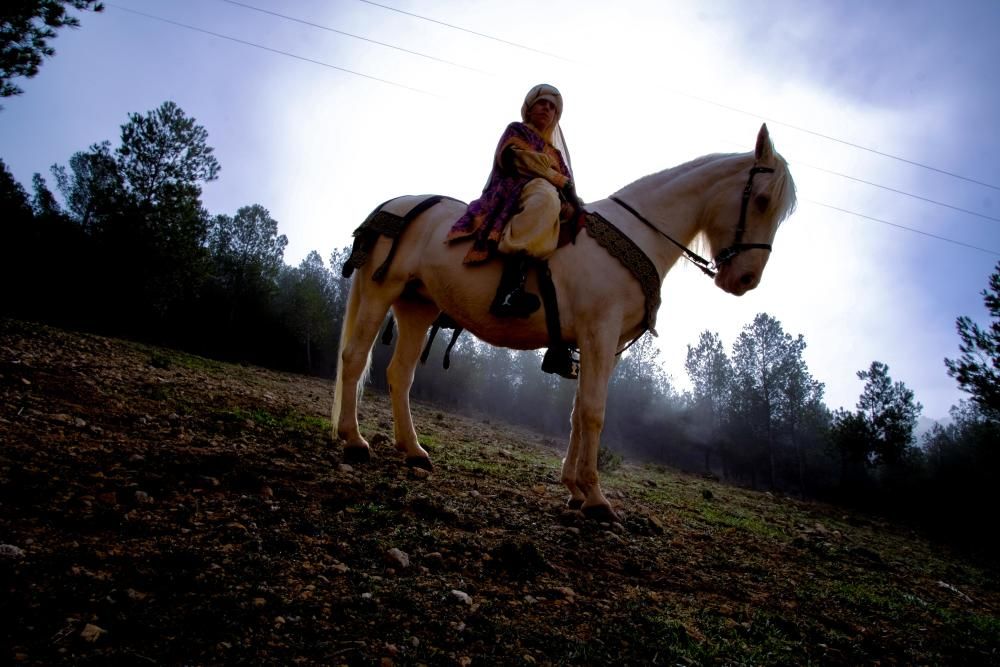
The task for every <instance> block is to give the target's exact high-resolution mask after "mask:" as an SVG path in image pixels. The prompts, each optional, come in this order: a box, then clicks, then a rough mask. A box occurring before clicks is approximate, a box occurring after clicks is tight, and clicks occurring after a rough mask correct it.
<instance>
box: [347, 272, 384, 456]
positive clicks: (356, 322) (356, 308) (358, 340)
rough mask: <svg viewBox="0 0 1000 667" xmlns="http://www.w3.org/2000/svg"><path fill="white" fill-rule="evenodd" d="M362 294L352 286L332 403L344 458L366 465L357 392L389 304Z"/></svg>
mask: <svg viewBox="0 0 1000 667" xmlns="http://www.w3.org/2000/svg"><path fill="white" fill-rule="evenodd" d="M359 279H360V277H356V278H355V281H357V280H359ZM362 290H363V286H361V285H357V284H355V285H352V286H351V294H350V297H349V303H348V313H347V314H346V315H345V322H344V330H343V332H342V333H341V343H340V344H341V354H340V364H339V366H338V370H337V375H338V378H337V384H338V385H339V387H338V390H337V391H338V393H339V403H338V402H336V401H335V407H334V416H335V418H336V419H337V424H336V428H337V435H338V436H339V437H340V438H341V439H343V441H344V458H345V460H347V461H352V462H363V461H367V460H368V459H369V456H370V448H369V447H368V441H367V440H365V439H364V438H363V437H362V436H361V430H360V426H359V424H358V400H359V399H360V391H359V389H360V387H361V383H362V382H363V379H364V377H365V375H366V373H367V371H368V365H369V362H370V354H371V349H372V344H373V343H374V342H375V336H376V335H377V334H378V330H379V327H380V326H381V324H382V321H383V320H384V319H385V314H386V313H387V312H388V310H389V303H388V302H385V301H382V300H380V299H378V298H377V296H376V295H375V294H365V295H364V296H363V297H362V294H361V291H362Z"/></svg>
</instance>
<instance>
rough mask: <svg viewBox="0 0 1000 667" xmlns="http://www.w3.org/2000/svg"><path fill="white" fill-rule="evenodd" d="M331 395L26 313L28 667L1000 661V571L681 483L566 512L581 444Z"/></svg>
mask: <svg viewBox="0 0 1000 667" xmlns="http://www.w3.org/2000/svg"><path fill="white" fill-rule="evenodd" d="M331 391H332V388H331V385H330V382H329V381H328V380H321V379H317V378H309V377H301V376H295V375H288V374H282V373H277V372H272V371H267V370H262V369H259V368H251V367H243V366H236V365H227V364H222V363H218V362H214V361H209V360H206V359H202V358H199V357H195V356H191V355H186V354H182V353H178V352H173V351H170V350H165V349H159V348H154V347H149V346H145V345H140V344H135V343H129V342H123V341H118V340H112V339H107V338H101V337H98V336H93V335H81V334H74V333H68V332H64V331H60V330H56V329H51V328H47V327H42V326H37V325H32V324H25V323H21V322H12V321H2V320H0V396H2V401H0V443H2V444H0V545H2V546H0V587H2V588H0V618H3V619H5V620H4V621H3V623H2V625H0V661H2V662H3V663H4V664H11V663H14V664H45V665H51V664H100V665H107V664H123V665H142V664H161V663H162V664H188V665H195V664H197V665H200V664H240V663H251V664H282V665H285V664H309V665H312V664H319V665H338V664H346V665H354V664H359V665H360V664H364V665H370V664H382V665H394V664H395V665H409V664H427V665H496V664H504V665H516V664H527V665H536V664H537V665H583V664H595V665H597V664H601V665H603V664H629V665H655V664H663V665H678V664H680V665H701V664H723V665H805V664H824V665H866V664H870V665H875V664H879V665H885V664H907V665H910V664H927V665H945V664H950V665H978V664H993V665H1000V585H998V584H1000V577H998V569H997V568H996V566H995V565H991V564H985V563H982V562H978V563H976V562H972V561H970V560H968V559H966V558H964V557H963V556H961V555H960V554H957V553H953V552H952V551H950V550H949V549H948V548H947V547H946V546H943V545H936V544H932V543H929V542H927V541H925V540H923V539H921V538H920V537H919V536H917V535H915V534H913V533H911V532H909V531H907V530H905V529H902V528H898V527H895V526H892V525H889V524H887V523H885V522H882V521H879V520H877V519H874V518H871V517H865V516H859V515H856V514H852V513H849V512H845V511H844V510H841V509H837V508H834V507H829V506H823V505H819V504H811V503H804V502H800V501H797V500H793V499H789V498H785V497H779V496H773V495H771V494H766V493H756V492H751V491H746V490H741V489H736V488H731V487H727V486H724V485H721V484H719V483H717V482H714V481H711V480H706V479H702V478H699V477H695V476H689V475H683V474H680V473H676V472H672V471H669V470H666V469H662V468H657V467H650V466H646V467H638V466H628V465H627V466H624V467H623V468H622V469H620V470H618V471H615V472H614V473H611V474H608V475H605V477H604V479H605V480H606V488H607V489H609V490H610V496H611V498H612V503H613V504H614V506H615V509H616V510H617V511H619V512H620V513H621V515H622V517H623V521H622V523H621V524H613V525H609V524H595V523H593V522H587V521H584V520H583V519H582V518H581V517H580V516H579V515H578V514H577V513H575V512H571V511H567V510H565V509H564V500H565V494H564V492H563V489H562V488H561V487H560V485H559V484H558V460H559V451H558V449H557V446H556V443H554V442H551V441H550V440H547V439H545V438H544V437H542V436H539V435H537V434H533V433H529V432H525V431H522V430H519V429H517V428H514V427H511V426H508V425H504V424H499V423H491V422H489V421H488V420H484V419H472V418H466V417H460V416H456V415H452V414H445V413H442V412H440V411H437V410H436V409H434V408H433V407H430V406H420V405H418V406H416V408H415V416H416V422H417V426H418V430H419V431H420V432H421V433H422V439H421V440H422V443H423V444H424V446H425V447H426V448H427V449H428V450H429V451H430V452H431V455H432V458H433V460H434V462H435V465H436V467H435V470H434V472H433V473H431V474H426V473H425V472H424V471H420V470H409V469H407V468H406V467H405V466H403V465H402V462H401V460H400V456H399V455H398V454H397V453H396V452H395V451H394V450H393V448H392V443H391V441H390V440H389V437H390V436H391V432H392V431H391V426H390V423H389V410H388V404H387V401H386V399H385V398H384V397H383V396H378V395H376V396H371V395H369V396H367V397H366V399H365V403H364V412H363V424H364V427H365V432H366V433H368V434H371V435H373V436H374V437H373V438H372V442H373V446H374V454H375V456H374V459H373V461H372V463H371V464H369V465H366V466H364V467H355V468H352V467H351V466H348V465H345V464H343V463H342V462H341V450H340V447H339V445H338V444H336V443H334V442H332V441H331V439H330V435H329V423H328V410H329V404H330V397H331Z"/></svg>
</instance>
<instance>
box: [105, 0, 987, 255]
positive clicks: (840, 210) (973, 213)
mask: <svg viewBox="0 0 1000 667" xmlns="http://www.w3.org/2000/svg"><path fill="white" fill-rule="evenodd" d="M359 1H360V2H367V3H369V4H373V5H377V3H374V2H370V0H359ZM223 2H228V3H230V4H234V5H240V6H244V7H247V8H248V9H253V10H257V8H255V7H251V6H249V5H244V4H243V3H240V2H235V1H234V0H223ZM105 4H107V5H108V6H110V7H114V8H116V9H120V10H122V11H125V12H129V13H132V14H136V15H139V16H143V17H145V18H148V19H152V20H155V21H161V22H163V23H168V24H171V25H175V26H178V27H181V28H185V29H188V30H193V31H195V32H200V33H204V34H206V35H210V36H212V37H218V38H220V39H225V40H228V41H232V42H236V43H238V44H243V45H246V46H252V47H254V48H259V49H262V50H264V51H269V52H271V53H277V54H279V55H283V56H287V57H290V58H295V59H296V60H302V61H304V62H308V63H312V64H314V65H320V66H322V67H328V68H331V69H335V70H338V71H341V72H345V73H347V74H353V75H355V76H360V77H363V78H366V79H371V80H373V81H378V82H380V83H385V84H389V85H392V86H396V87H398V88H403V89H406V90H410V91H413V92H417V93H422V94H425V95H431V96H434V97H440V96H439V95H435V94H434V93H430V92H428V91H425V90H421V89H419V88H413V87H410V86H406V85H404V84H400V83H397V82H395V81H390V80H387V79H382V78H379V77H376V76H372V75H369V74H364V73H361V72H356V71H354V70H350V69H347V68H344V67H340V66H337V65H332V64H330V63H325V62H322V61H320V60H315V59H312V58H306V57H304V56H299V55H296V54H294V53H289V52H287V51H282V50H280V49H274V48H271V47H268V46H264V45H262V44H258V43H256V42H250V41H247V40H243V39H238V38H236V37H231V36H229V35H224V34H221V33H217V32H213V31H211V30H206V29H204V28H198V27H196V26H192V25H188V24H186V23H181V22H179V21H173V20H171V19H166V18H163V17H160V16H155V15H152V14H147V13H144V12H140V11H137V10H134V9H129V8H127V7H122V6H120V5H116V4H114V3H111V2H107V3H105ZM377 6H380V7H381V6H382V5H377ZM389 9H391V8H389ZM257 11H263V12H264V13H266V14H274V15H275V16H278V17H280V18H288V19H289V20H293V21H298V22H301V23H306V24H308V25H313V26H314V27H318V28H322V29H328V30H331V31H333V32H339V31H337V30H333V29H330V28H326V27H324V26H319V25H316V24H311V23H308V22H306V21H299V20H298V19H294V18H291V17H285V16H282V15H280V14H276V13H274V12H269V11H266V10H257ZM396 11H400V10H396ZM402 13H407V12H402ZM420 18H422V17H420ZM428 20H433V19H428ZM444 25H448V24H444ZM449 27H451V26H449ZM458 29H461V28H458ZM470 32H471V31H470ZM474 34H476V33H474ZM360 39H364V38H360ZM368 41H373V40H368ZM499 41H504V40H499ZM385 46H389V47H390V48H396V47H392V45H385ZM400 50H403V51H405V50H406V49H400ZM415 55H422V54H417V53H415ZM449 64H451V63H449ZM459 66H461V65H459ZM697 99H700V98H697ZM704 101H707V102H710V103H713V104H714V102H711V101H710V100H704ZM720 106H723V105H720ZM727 108H728V107H727ZM734 110H735V111H739V110H738V109H734ZM740 113H748V112H743V111H740ZM772 122H778V121H772ZM793 129H795V128H793ZM834 140H835V141H836V139H834ZM862 148H863V147H862ZM876 152H877V151H876ZM888 157H894V156H888ZM903 161H904V162H905V161H906V160H903ZM800 164H802V165H803V166H806V167H810V168H813V169H818V170H820V171H824V172H827V173H830V174H833V175H835V176H840V177H842V178H847V179H849V180H854V181H857V182H860V183H864V184H866V185H870V186H873V187H878V188H882V189H884V190H888V191H891V192H894V193H897V194H902V195H905V196H908V197H913V198H915V199H919V200H921V201H925V202H928V203H932V204H936V205H939V206H944V207H946V208H950V209H953V210H956V211H960V212H963V213H967V214H970V215H975V216H978V217H981V218H986V219H988V220H995V221H998V222H1000V218H994V217H992V216H988V215H984V214H981V213H976V212H975V211H970V210H967V209H963V208H959V207H957V206H952V205H951V204H946V203H943V202H939V201H936V200H933V199H928V198H926V197H921V196H919V195H915V194H912V193H909V192H905V191H902V190H897V189H894V188H890V187H888V186H884V185H880V184H878V183H873V182H871V181H865V180H863V179H859V178H855V177H853V176H848V175H846V174H841V173H838V172H835V171H832V170H828V169H824V168H822V167H816V166H814V165H809V164H805V163H800ZM921 166H923V165H921ZM935 171H937V170H935ZM960 178H961V177H960ZM984 185H987V187H994V186H990V185H988V184H984ZM998 189H1000V188H998ZM802 201H806V202H809V203H811V204H815V205H817V206H822V207H824V208H828V209H831V210H835V211H839V212H841V213H846V214H848V215H853V216H856V217H859V218H863V219H865V220H871V221H873V222H878V223H880V224H884V225H888V226H890V227H895V228H897V229H902V230H904V231H908V232H912V233H915V234H921V235H923V236H927V237H929V238H933V239H936V240H938V241H944V242H945V243H951V244H954V245H958V246H962V247H965V248H969V249H972V250H978V251H980V252H985V253H987V254H991V255H997V256H1000V252H997V251H994V250H989V249H987V248H982V247H979V246H975V245H971V244H968V243H964V242H962V241H956V240H954V239H950V238H947V237H944V236H939V235H936V234H931V233H929V232H924V231H921V230H919V229H913V228H911V227H907V226H905V225H900V224H897V223H893V222H889V221H887V220H882V219H881V218H875V217H872V216H869V215H865V214H863V213H858V212H856V211H851V210H848V209H845V208H841V207H839V206H834V205H832V204H826V203H824V202H818V201H814V200H809V199H803V200H802Z"/></svg>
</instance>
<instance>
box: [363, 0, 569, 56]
mask: <svg viewBox="0 0 1000 667" xmlns="http://www.w3.org/2000/svg"><path fill="white" fill-rule="evenodd" d="M358 2H363V3H365V4H367V5H374V6H375V7H381V8H382V9H387V10H389V11H390V12H397V13H399V14H405V15H407V16H412V17H413V18H415V19H420V20H421V21H428V22H430V23H436V24H438V25H443V26H445V27H446V28H451V29H452V30H460V31H462V32H467V33H469V34H470V35H475V36H477V37H482V38H484V39H491V40H493V41H494V42H500V43H501V44H506V45H507V46H513V47H516V48H519V49H523V50H525V51H532V52H533V53H540V54H541V55H543V56H548V57H549V58H555V59H556V60H562V61H564V62H568V63H574V64H577V65H579V64H580V63H578V62H577V61H575V60H571V59H569V58H565V57H563V56H560V55H558V54H556V53H550V52H548V51H542V50H541V49H536V48H534V47H533V46H526V45H524V44H518V43H517V42H511V41H509V40H506V39H502V38H500V37H494V36H493V35H487V34H486V33H484V32H476V31H475V30H470V29H469V28H463V27H462V26H459V25H454V24H452V23H445V22H444V21H438V20H437V19H432V18H429V17H427V16H421V15H420V14H414V13H413V12H407V11H404V10H402V9H397V8H395V7H390V6H389V5H381V4H379V3H377V2H372V0H358Z"/></svg>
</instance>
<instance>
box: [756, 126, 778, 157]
mask: <svg viewBox="0 0 1000 667" xmlns="http://www.w3.org/2000/svg"><path fill="white" fill-rule="evenodd" d="M773 157H774V144H772V143H771V135H770V134H768V131H767V123H762V124H761V126H760V132H758V133H757V148H756V149H754V159H755V160H756V161H757V162H770V161H771V159H772V158H773Z"/></svg>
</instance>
